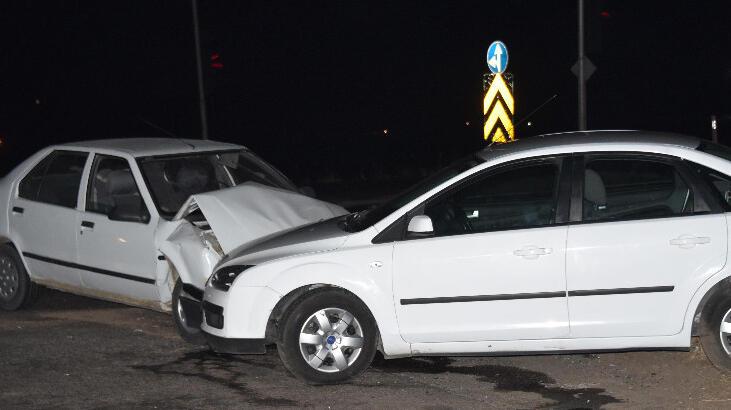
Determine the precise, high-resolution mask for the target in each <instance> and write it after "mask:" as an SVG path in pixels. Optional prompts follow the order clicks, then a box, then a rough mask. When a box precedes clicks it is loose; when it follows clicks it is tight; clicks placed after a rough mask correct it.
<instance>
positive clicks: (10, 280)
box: [0, 255, 18, 300]
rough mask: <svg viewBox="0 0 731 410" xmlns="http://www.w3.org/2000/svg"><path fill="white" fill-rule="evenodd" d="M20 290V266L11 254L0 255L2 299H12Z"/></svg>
mask: <svg viewBox="0 0 731 410" xmlns="http://www.w3.org/2000/svg"><path fill="white" fill-rule="evenodd" d="M17 292H18V268H17V267H16V266H15V261H13V260H12V259H11V258H10V257H9V256H5V255H3V256H0V299H2V300H10V299H12V297H13V296H15V294H16V293H17Z"/></svg>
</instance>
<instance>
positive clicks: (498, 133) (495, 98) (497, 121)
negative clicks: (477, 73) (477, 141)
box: [482, 41, 515, 143]
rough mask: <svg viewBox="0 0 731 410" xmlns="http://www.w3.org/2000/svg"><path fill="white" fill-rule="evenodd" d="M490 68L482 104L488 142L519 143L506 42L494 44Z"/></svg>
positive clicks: (494, 42) (489, 56) (489, 58)
mask: <svg viewBox="0 0 731 410" xmlns="http://www.w3.org/2000/svg"><path fill="white" fill-rule="evenodd" d="M487 66H488V67H489V68H490V71H491V73H488V74H485V76H484V77H483V83H482V84H483V89H484V90H485V98H484V99H483V101H482V114H483V116H484V118H485V126H484V132H483V133H484V138H485V141H489V142H490V143H493V142H508V141H509V140H514V139H515V130H514V126H513V114H514V113H515V100H514V99H513V76H512V75H511V74H510V73H506V72H505V69H506V68H508V48H507V47H505V44H504V43H503V42H502V41H493V42H492V44H490V47H488V48H487Z"/></svg>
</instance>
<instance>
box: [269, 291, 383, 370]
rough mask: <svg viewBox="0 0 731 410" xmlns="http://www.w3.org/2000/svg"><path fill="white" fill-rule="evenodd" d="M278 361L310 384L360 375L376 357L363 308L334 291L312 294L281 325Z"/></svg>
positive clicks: (371, 323)
mask: <svg viewBox="0 0 731 410" xmlns="http://www.w3.org/2000/svg"><path fill="white" fill-rule="evenodd" d="M280 329H281V333H280V341H279V342H278V343H277V350H278V351H279V357H280V358H281V359H282V362H283V363H284V365H285V367H286V368H287V369H288V370H289V371H290V372H292V373H293V374H294V375H295V376H297V377H299V378H301V379H304V380H305V381H307V382H310V383H315V384H330V383H338V382H341V381H345V380H347V379H349V378H351V377H354V376H357V375H358V374H360V373H362V372H363V371H364V370H365V369H367V368H368V366H369V365H370V364H371V361H373V356H374V355H375V354H376V342H377V339H378V329H377V326H376V322H375V320H374V319H373V316H372V315H371V313H370V311H369V310H368V308H366V307H365V306H364V305H363V303H362V302H360V301H359V300H358V299H357V298H355V297H354V296H352V295H351V294H349V293H348V292H345V291H343V290H340V289H325V290H318V291H315V292H312V293H310V294H308V295H306V296H304V297H303V298H302V299H300V300H299V301H298V302H295V304H294V305H293V306H292V307H291V308H290V309H289V311H288V314H287V315H285V317H284V318H283V320H282V323H281V327H280Z"/></svg>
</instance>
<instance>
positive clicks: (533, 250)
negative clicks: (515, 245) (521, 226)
mask: <svg viewBox="0 0 731 410" xmlns="http://www.w3.org/2000/svg"><path fill="white" fill-rule="evenodd" d="M551 253H553V249H551V248H539V247H537V246H533V245H531V246H525V247H523V248H521V249H518V250H515V251H513V255H515V256H521V257H523V258H526V259H537V258H538V257H539V256H542V255H550V254H551Z"/></svg>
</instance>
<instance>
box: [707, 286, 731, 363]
mask: <svg viewBox="0 0 731 410" xmlns="http://www.w3.org/2000/svg"><path fill="white" fill-rule="evenodd" d="M701 320H702V323H703V330H702V332H701V344H702V345H703V350H704V351H705V352H706V356H708V359H709V360H710V361H711V363H713V364H714V365H715V366H716V367H717V368H718V369H720V370H721V371H724V372H726V373H731V294H730V293H729V292H721V293H720V294H718V295H716V296H714V297H713V298H712V299H711V300H710V301H709V302H708V304H707V305H706V306H705V307H704V309H703V313H702V316H701Z"/></svg>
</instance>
